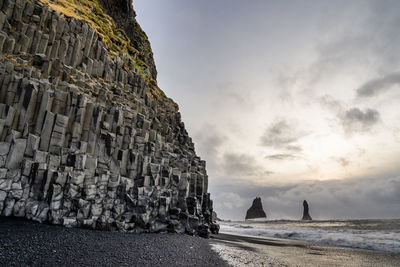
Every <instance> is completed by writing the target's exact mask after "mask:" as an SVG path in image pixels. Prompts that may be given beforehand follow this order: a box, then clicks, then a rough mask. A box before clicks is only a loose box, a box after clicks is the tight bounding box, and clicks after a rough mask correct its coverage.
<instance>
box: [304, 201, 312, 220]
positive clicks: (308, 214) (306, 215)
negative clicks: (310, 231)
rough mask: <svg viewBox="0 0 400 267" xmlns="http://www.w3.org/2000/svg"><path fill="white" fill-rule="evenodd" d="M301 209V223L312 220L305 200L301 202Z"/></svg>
mask: <svg viewBox="0 0 400 267" xmlns="http://www.w3.org/2000/svg"><path fill="white" fill-rule="evenodd" d="M303 207H304V210H303V218H302V220H303V221H311V220H312V218H311V216H310V213H309V208H308V203H307V201H306V200H304V201H303Z"/></svg>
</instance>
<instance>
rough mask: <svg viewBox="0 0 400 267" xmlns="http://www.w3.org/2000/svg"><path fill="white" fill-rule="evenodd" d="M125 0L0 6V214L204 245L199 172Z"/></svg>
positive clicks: (23, 0)
mask: <svg viewBox="0 0 400 267" xmlns="http://www.w3.org/2000/svg"><path fill="white" fill-rule="evenodd" d="M131 1H132V0H118V1H108V0H91V1H90V0H80V1H78V0H58V1H56V0H54V1H49V0H40V1H34V0H30V1H29V0H0V9H1V11H0V213H1V215H3V216H17V217H26V218H29V219H33V220H36V221H40V222H45V221H47V222H50V223H53V224H63V225H65V226H77V227H89V228H96V229H119V230H134V231H138V232H140V231H151V232H157V231H163V230H166V231H167V230H168V231H175V232H188V233H196V232H197V233H199V234H201V235H207V234H208V229H209V228H212V229H217V226H216V225H212V222H211V214H212V201H211V200H210V195H209V194H208V193H207V186H208V177H207V173H206V164H205V162H204V161H202V160H201V159H200V158H199V157H197V156H196V153H195V150H194V144H193V142H192V140H191V138H190V137H189V136H188V134H187V132H186V130H185V126H184V124H183V122H182V121H181V117H180V114H179V112H178V106H177V105H176V104H175V103H174V102H173V101H172V100H171V99H169V98H167V97H166V96H165V94H164V93H163V92H162V91H161V90H160V89H159V88H158V87H157V82H156V75H157V71H156V68H155V65H154V60H153V55H152V51H151V47H150V43H149V41H148V40H147V37H146V35H145V33H144V32H143V31H142V30H141V28H140V26H139V25H138V24H137V22H136V20H135V13H134V11H133V8H132V3H131Z"/></svg>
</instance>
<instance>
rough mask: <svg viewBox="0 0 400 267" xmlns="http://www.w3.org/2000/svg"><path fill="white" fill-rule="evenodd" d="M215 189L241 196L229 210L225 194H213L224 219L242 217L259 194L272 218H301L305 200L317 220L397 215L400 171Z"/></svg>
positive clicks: (230, 185)
mask: <svg viewBox="0 0 400 267" xmlns="http://www.w3.org/2000/svg"><path fill="white" fill-rule="evenodd" d="M215 189H217V192H232V193H234V194H237V195H239V196H240V201H238V202H235V203H233V204H232V205H235V208H234V209H231V210H227V209H226V206H227V204H226V203H224V204H221V203H223V202H224V201H226V199H225V198H222V197H223V196H224V195H223V194H220V193H219V194H216V195H215V196H214V203H215V209H216V212H217V213H218V215H219V217H220V218H223V219H243V218H244V216H245V214H246V210H247V209H248V208H249V207H250V205H251V202H252V200H253V199H254V198H255V197H256V196H260V197H261V198H262V202H263V207H264V210H265V212H266V213H267V214H268V215H270V216H269V218H270V219H282V218H284V219H299V218H301V215H302V208H303V207H302V201H303V200H304V199H306V200H307V201H308V203H309V204H310V212H311V216H312V217H313V218H314V219H348V218H355V219H357V218H394V217H398V216H399V214H400V205H399V204H398V203H400V170H397V171H396V172H393V173H386V174H382V175H380V176H374V177H358V178H349V179H345V180H331V181H301V182H297V183H290V184H280V185H279V184H275V185H272V184H271V185H265V186H260V185H254V184H249V183H246V184H244V183H240V184H232V183H229V182H228V183H225V184H223V185H222V184H221V185H220V186H217V187H216V188H215ZM233 201H235V200H233Z"/></svg>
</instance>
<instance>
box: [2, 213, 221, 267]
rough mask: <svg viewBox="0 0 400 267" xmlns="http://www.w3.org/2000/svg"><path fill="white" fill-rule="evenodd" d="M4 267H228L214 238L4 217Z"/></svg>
mask: <svg viewBox="0 0 400 267" xmlns="http://www.w3.org/2000/svg"><path fill="white" fill-rule="evenodd" d="M0 266H227V264H226V263H225V262H224V261H223V260H222V259H221V258H220V257H219V256H218V254H217V253H216V252H214V251H213V250H212V249H211V248H210V244H209V240H207V239H203V238H200V237H194V236H188V235H179V234H129V233H121V232H107V231H94V230H86V229H79V228H65V227H61V226H53V225H46V224H39V223H36V222H31V221H26V220H20V219H12V218H4V217H0Z"/></svg>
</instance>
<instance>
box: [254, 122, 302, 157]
mask: <svg viewBox="0 0 400 267" xmlns="http://www.w3.org/2000/svg"><path fill="white" fill-rule="evenodd" d="M306 135H307V134H305V133H304V132H301V131H299V130H297V129H296V127H295V126H294V125H292V124H290V123H289V122H288V121H287V120H284V119H280V120H277V121H276V122H274V123H272V124H271V125H270V126H269V127H268V128H267V129H266V130H265V132H264V134H263V135H262V136H261V145H262V146H266V147H272V148H285V149H288V150H295V151H300V150H301V147H299V146H298V145H295V144H294V143H295V142H297V141H298V140H299V139H300V138H302V137H304V136H306Z"/></svg>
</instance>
